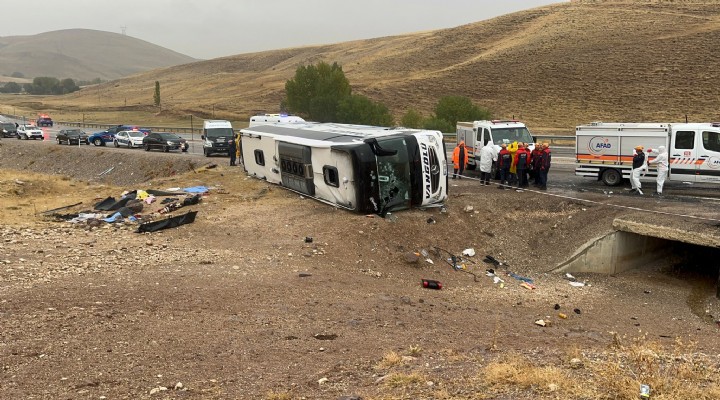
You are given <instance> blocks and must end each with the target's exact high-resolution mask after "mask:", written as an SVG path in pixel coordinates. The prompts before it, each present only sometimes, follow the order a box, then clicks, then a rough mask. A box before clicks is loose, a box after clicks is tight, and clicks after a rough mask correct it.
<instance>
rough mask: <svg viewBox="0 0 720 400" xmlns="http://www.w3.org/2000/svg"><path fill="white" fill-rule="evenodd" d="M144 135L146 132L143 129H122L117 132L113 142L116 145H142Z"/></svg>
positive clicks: (130, 146)
mask: <svg viewBox="0 0 720 400" xmlns="http://www.w3.org/2000/svg"><path fill="white" fill-rule="evenodd" d="M144 137H145V133H144V132H143V131H120V132H118V133H116V134H115V138H113V144H114V145H115V147H120V146H127V148H133V147H142V146H143V138H144Z"/></svg>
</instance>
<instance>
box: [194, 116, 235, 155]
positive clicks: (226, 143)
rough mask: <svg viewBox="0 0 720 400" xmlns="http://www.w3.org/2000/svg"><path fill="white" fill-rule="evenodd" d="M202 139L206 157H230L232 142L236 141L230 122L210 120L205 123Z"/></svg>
mask: <svg viewBox="0 0 720 400" xmlns="http://www.w3.org/2000/svg"><path fill="white" fill-rule="evenodd" d="M200 138H201V139H202V140H203V153H204V154H205V157H210V155H211V154H215V153H220V154H225V155H228V149H229V147H230V141H231V140H234V138H235V132H234V131H233V127H232V124H230V121H224V120H217V119H209V120H206V121H205V122H203V133H202V136H200Z"/></svg>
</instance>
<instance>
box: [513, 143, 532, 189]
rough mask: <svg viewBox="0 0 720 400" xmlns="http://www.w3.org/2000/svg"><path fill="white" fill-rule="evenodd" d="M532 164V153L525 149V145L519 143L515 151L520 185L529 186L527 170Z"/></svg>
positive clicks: (520, 186)
mask: <svg viewBox="0 0 720 400" xmlns="http://www.w3.org/2000/svg"><path fill="white" fill-rule="evenodd" d="M529 165H530V153H529V152H528V151H527V150H526V149H525V145H524V144H522V143H520V144H518V151H517V153H515V168H516V169H517V176H518V187H519V188H523V187H527V186H528V181H527V170H528V166H529Z"/></svg>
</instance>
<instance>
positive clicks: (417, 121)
mask: <svg viewBox="0 0 720 400" xmlns="http://www.w3.org/2000/svg"><path fill="white" fill-rule="evenodd" d="M400 125H402V126H404V127H406V128H414V129H419V128H422V126H423V116H422V114H420V112H419V111H417V110H416V109H414V108H411V109H409V110H407V112H405V115H403V117H402V119H401V120H400Z"/></svg>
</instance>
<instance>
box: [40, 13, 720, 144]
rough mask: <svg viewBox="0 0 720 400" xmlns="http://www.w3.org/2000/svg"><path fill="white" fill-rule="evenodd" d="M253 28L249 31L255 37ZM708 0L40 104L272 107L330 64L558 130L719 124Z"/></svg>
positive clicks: (125, 83) (204, 110) (362, 46)
mask: <svg viewBox="0 0 720 400" xmlns="http://www.w3.org/2000/svg"><path fill="white" fill-rule="evenodd" d="M260 34H261V33H260ZM718 47H720V3H719V2H709V1H708V2H697V1H690V2H664V1H663V2H658V1H612V2H600V1H598V2H571V3H562V4H557V5H552V6H547V7H541V8H536V9H532V10H527V11H523V12H518V13H513V14H509V15H505V16H502V17H499V18H494V19H492V20H488V21H483V22H478V23H473V24H468V25H464V26H459V27H456V28H452V29H444V30H437V31H431V32H421V33H415V34H408V35H402V36H394V37H384V38H376V39H371V40H361V41H354V42H346V43H338V44H334V45H326V46H312V47H303V48H293V49H283V50H276V51H268V52H262V53H252V54H241V55H237V56H232V57H225V58H219V59H214V60H209V61H202V62H195V63H191V64H185V65H179V66H176V67H169V68H164V69H156V70H153V71H149V72H146V73H143V74H138V75H135V76H132V77H128V78H124V79H120V80H117V81H114V82H111V83H107V84H103V85H99V86H97V87H93V88H89V89H86V90H83V91H80V92H78V93H74V94H72V95H69V96H65V97H63V98H53V99H42V100H40V101H41V102H44V103H43V104H41V106H42V107H57V108H61V106H62V107H74V108H75V109H76V110H80V109H82V110H100V109H108V108H109V109H114V110H122V109H124V108H125V107H126V106H125V102H127V107H134V108H135V109H137V108H138V107H139V108H142V109H146V110H148V111H152V110H153V108H152V107H150V105H151V104H152V101H153V100H152V99H153V87H154V86H153V85H154V82H155V81H156V80H158V81H160V83H161V87H162V100H163V113H162V115H165V116H167V115H168V114H173V115H176V116H178V117H180V116H186V115H188V114H189V113H193V114H195V115H196V116H208V117H209V116H210V115H211V113H212V110H213V109H214V110H215V116H216V117H224V118H228V119H245V118H247V116H249V115H251V114H253V113H255V112H257V111H270V112H272V111H277V109H278V106H279V103H280V101H281V99H282V97H283V94H284V93H283V92H284V83H285V81H286V80H287V79H289V78H291V77H292V76H293V75H294V72H295V69H296V68H297V67H298V66H299V65H303V64H308V63H315V62H317V61H320V60H325V61H328V62H333V61H338V62H339V63H341V64H342V65H343V68H344V70H345V72H346V74H347V76H348V78H349V79H350V82H351V84H352V85H353V89H354V90H355V91H356V92H359V93H363V94H366V95H368V96H370V97H371V98H373V99H375V100H380V101H383V102H385V103H386V104H388V106H389V107H390V108H391V110H392V111H393V112H394V114H395V116H396V119H399V118H400V116H401V115H402V114H403V113H404V112H405V111H406V110H407V109H408V108H409V107H415V108H417V109H419V110H420V111H422V112H425V113H428V112H430V110H431V108H432V106H433V105H434V104H435V102H436V101H437V99H438V98H440V97H441V96H444V95H449V94H453V95H463V96H469V97H471V98H472V99H473V100H474V101H475V102H476V103H478V104H479V105H482V106H485V107H488V108H490V109H491V110H492V111H493V112H494V114H495V116H496V117H503V118H507V117H511V116H515V117H518V118H522V119H523V120H525V121H527V122H528V123H529V125H530V127H531V129H533V130H535V131H539V132H541V131H548V132H564V133H571V132H572V129H573V127H574V126H575V125H577V124H579V123H587V122H589V121H595V120H604V121H610V120H622V121H678V120H683V119H684V118H685V114H688V117H689V119H691V120H696V121H707V120H719V119H720V115H719V111H718V96H717V94H716V90H715V89H714V88H717V87H718V86H720V70H718V68H717V54H718V53H719V51H718V50H720V49H719V48H718Z"/></svg>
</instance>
